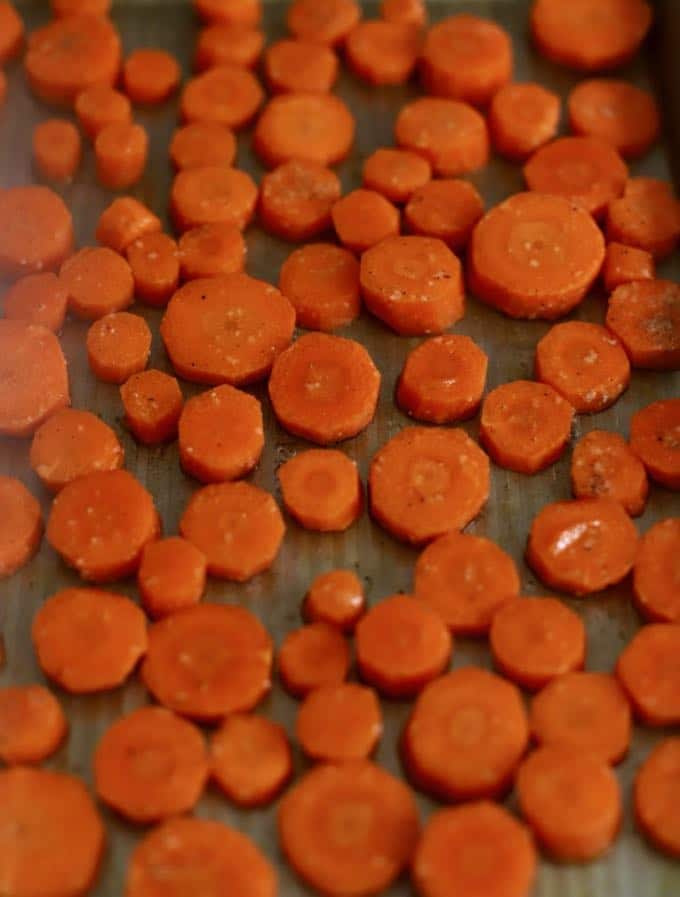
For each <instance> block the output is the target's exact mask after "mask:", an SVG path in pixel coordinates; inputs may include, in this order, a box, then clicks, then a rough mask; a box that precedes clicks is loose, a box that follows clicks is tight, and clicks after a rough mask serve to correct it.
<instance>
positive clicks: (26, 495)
mask: <svg viewBox="0 0 680 897" xmlns="http://www.w3.org/2000/svg"><path fill="white" fill-rule="evenodd" d="M0 504H1V505H2V509H3V514H2V518H1V522H0V579H4V578H5V577H7V576H11V575H12V574H13V573H15V572H16V571H17V570H19V569H20V568H21V567H23V566H24V564H26V563H27V562H28V561H29V560H30V558H31V557H32V556H33V555H34V554H35V552H36V551H37V550H38V546H39V545H40V540H41V539H42V532H43V525H42V516H41V513H40V505H39V504H38V502H37V500H36V499H35V498H34V497H33V496H32V495H31V493H30V492H29V491H28V489H27V488H26V487H25V486H24V484H23V483H22V482H21V481H20V480H17V479H15V478H14V477H5V476H0Z"/></svg>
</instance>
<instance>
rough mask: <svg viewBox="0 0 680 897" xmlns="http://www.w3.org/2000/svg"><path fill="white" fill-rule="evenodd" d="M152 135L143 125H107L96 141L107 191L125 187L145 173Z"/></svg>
mask: <svg viewBox="0 0 680 897" xmlns="http://www.w3.org/2000/svg"><path fill="white" fill-rule="evenodd" d="M148 152H149V135H148V134H147V133H146V131H145V130H144V128H143V127H142V126H141V125H136V124H129V123H125V122H118V123H116V124H112V125H106V127H105V128H102V130H101V131H100V132H99V133H98V134H97V136H96V138H95V141H94V154H95V162H96V166H97V178H98V180H99V183H100V184H101V185H102V187H106V188H107V190H126V189H127V188H128V187H131V186H132V185H133V184H136V183H137V181H139V180H140V179H141V177H142V175H143V174H144V168H145V167H146V159H147V155H148Z"/></svg>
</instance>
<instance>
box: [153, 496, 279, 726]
mask: <svg viewBox="0 0 680 897" xmlns="http://www.w3.org/2000/svg"><path fill="white" fill-rule="evenodd" d="M251 488H253V487H251ZM271 665H272V643H271V639H270V638H269V635H268V634H267V631H266V629H265V628H264V627H263V626H262V624H261V623H260V621H259V620H258V619H257V617H255V616H254V615H253V614H252V613H251V612H250V611H248V610H245V608H242V607H235V606H233V605H218V604H198V605H196V607H190V608H187V609H186V610H183V611H180V613H176V614H172V615H171V616H169V617H166V618H165V619H164V620H160V621H159V622H157V623H154V624H153V625H152V626H151V628H150V629H149V649H148V652H147V655H146V658H145V660H144V664H143V665H142V679H143V681H144V684H145V685H146V687H147V688H148V689H149V691H150V692H151V693H152V694H153V696H154V697H155V698H156V700H157V701H158V702H159V703H161V704H163V706H165V707H167V708H169V709H170V710H174V711H175V713H179V714H181V715H182V716H188V717H190V718H191V719H195V720H199V721H200V722H217V721H219V720H221V719H222V718H223V717H225V716H226V715H227V714H229V713H234V712H235V711H239V710H251V709H252V708H253V707H254V706H255V705H256V704H257V703H259V701H261V700H262V698H263V697H264V696H265V695H266V694H267V692H268V691H269V688H270V685H271V682H270V673H271Z"/></svg>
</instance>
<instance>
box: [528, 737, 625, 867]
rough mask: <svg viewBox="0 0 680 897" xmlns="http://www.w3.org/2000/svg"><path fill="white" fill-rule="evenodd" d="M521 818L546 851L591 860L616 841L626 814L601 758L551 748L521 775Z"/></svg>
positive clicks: (560, 856)
mask: <svg viewBox="0 0 680 897" xmlns="http://www.w3.org/2000/svg"><path fill="white" fill-rule="evenodd" d="M517 796H518V799H519V806H520V810H521V812H522V815H523V816H524V818H525V819H526V821H527V822H528V823H529V825H530V827H531V828H532V830H533V832H534V834H535V835H536V837H537V838H538V840H539V841H540V842H541V843H542V844H543V846H544V847H545V848H546V850H548V851H549V852H550V854H552V856H554V857H556V858H557V859H560V860H570V861H572V862H573V861H581V862H583V861H585V860H592V859H594V858H595V857H597V856H599V855H600V854H601V853H604V851H605V850H606V849H607V848H608V847H609V846H610V844H611V843H612V842H613V841H614V839H615V838H616V835H617V832H618V830H619V828H620V826H621V817H622V815H623V811H622V807H621V793H620V790H619V784H618V782H617V780H616V776H615V775H614V773H613V772H612V770H611V767H610V766H609V765H608V764H607V763H606V762H605V761H604V760H601V759H600V758H599V757H597V756H596V755H593V754H590V753H588V752H581V751H574V750H573V749H572V748H569V747H566V746H564V747H563V746H559V747H558V746H556V745H555V746H553V745H551V746H546V747H542V748H539V749H538V750H537V751H534V752H533V753H532V754H530V755H529V757H527V759H526V760H525V761H524V763H523V764H522V765H521V766H520V768H519V772H518V773H517Z"/></svg>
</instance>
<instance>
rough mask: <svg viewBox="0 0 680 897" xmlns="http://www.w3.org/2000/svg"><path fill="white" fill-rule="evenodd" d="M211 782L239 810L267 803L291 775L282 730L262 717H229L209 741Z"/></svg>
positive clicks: (286, 740) (247, 714) (287, 747)
mask: <svg viewBox="0 0 680 897" xmlns="http://www.w3.org/2000/svg"><path fill="white" fill-rule="evenodd" d="M210 767H211V774H212V778H213V781H214V782H215V783H216V784H217V785H218V787H219V788H220V790H221V791H222V792H223V793H224V794H225V795H226V796H227V797H228V798H229V800H231V801H233V803H235V804H237V805H238V806H239V807H247V808H250V807H262V806H265V805H266V804H269V803H271V801H273V800H274V798H275V797H276V796H277V795H278V794H279V792H280V791H281V789H282V788H283V786H284V785H285V784H286V782H287V781H288V780H289V779H290V777H291V775H292V773H293V758H292V754H291V749H290V744H289V743H288V736H287V735H286V730H285V729H284V728H283V727H282V726H279V725H278V724H277V723H274V722H272V721H271V720H269V719H265V717H263V716H254V715H253V714H250V713H232V714H230V715H229V716H228V717H227V718H226V719H225V721H224V722H223V723H222V725H221V726H220V728H219V729H218V730H217V732H216V733H215V734H214V735H213V737H212V739H211V741H210Z"/></svg>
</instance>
